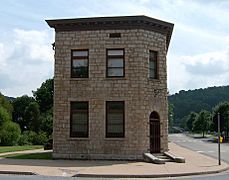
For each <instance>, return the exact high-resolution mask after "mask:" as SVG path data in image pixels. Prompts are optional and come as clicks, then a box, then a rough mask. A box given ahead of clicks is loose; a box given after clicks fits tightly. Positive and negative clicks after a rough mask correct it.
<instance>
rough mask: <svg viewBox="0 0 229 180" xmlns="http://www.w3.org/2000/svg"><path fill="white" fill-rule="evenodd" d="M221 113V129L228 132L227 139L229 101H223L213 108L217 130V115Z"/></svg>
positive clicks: (214, 127)
mask: <svg viewBox="0 0 229 180" xmlns="http://www.w3.org/2000/svg"><path fill="white" fill-rule="evenodd" d="M218 113H220V127H221V128H220V129H221V130H220V131H221V132H225V133H226V141H228V134H229V132H228V131H229V102H221V103H219V104H217V105H216V106H215V107H214V108H213V117H214V120H213V129H214V130H215V131H217V127H218V121H217V115H218Z"/></svg>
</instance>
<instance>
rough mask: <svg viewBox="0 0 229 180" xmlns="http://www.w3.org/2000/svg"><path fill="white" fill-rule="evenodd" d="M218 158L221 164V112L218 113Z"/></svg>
mask: <svg viewBox="0 0 229 180" xmlns="http://www.w3.org/2000/svg"><path fill="white" fill-rule="evenodd" d="M218 159H219V165H221V158H220V114H219V113H218Z"/></svg>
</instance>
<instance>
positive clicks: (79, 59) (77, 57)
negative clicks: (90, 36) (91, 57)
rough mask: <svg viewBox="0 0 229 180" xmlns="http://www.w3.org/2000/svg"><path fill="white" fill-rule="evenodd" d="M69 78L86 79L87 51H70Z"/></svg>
mask: <svg viewBox="0 0 229 180" xmlns="http://www.w3.org/2000/svg"><path fill="white" fill-rule="evenodd" d="M71 77H72V78H88V50H72V60H71Z"/></svg>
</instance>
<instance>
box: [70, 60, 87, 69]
mask: <svg viewBox="0 0 229 180" xmlns="http://www.w3.org/2000/svg"><path fill="white" fill-rule="evenodd" d="M72 66H73V68H75V67H86V66H88V60H87V59H74V60H73V61H72Z"/></svg>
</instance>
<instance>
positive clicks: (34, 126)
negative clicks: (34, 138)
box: [25, 102, 41, 133]
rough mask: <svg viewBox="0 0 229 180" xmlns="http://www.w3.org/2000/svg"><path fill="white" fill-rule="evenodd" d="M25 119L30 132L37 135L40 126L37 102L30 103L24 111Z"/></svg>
mask: <svg viewBox="0 0 229 180" xmlns="http://www.w3.org/2000/svg"><path fill="white" fill-rule="evenodd" d="M25 119H26V122H28V127H29V129H30V130H32V131H34V132H36V133H38V132H39V130H40V128H41V127H40V126H41V121H40V110H39V105H38V103H37V102H31V103H30V104H29V105H28V106H27V107H26V109H25Z"/></svg>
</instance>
